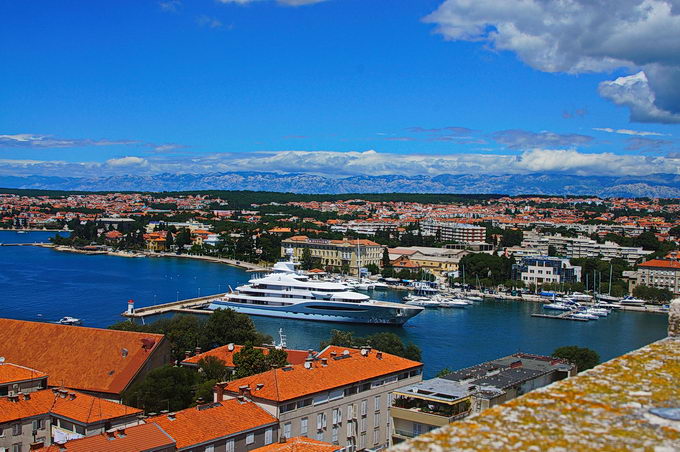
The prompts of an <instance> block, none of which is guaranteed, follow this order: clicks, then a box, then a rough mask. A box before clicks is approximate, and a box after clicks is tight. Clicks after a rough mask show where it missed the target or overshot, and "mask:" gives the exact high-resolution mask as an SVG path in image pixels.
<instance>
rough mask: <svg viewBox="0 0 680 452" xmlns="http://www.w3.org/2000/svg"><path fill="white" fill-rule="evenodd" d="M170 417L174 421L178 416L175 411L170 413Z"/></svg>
mask: <svg viewBox="0 0 680 452" xmlns="http://www.w3.org/2000/svg"><path fill="white" fill-rule="evenodd" d="M168 419H170V420H171V421H174V420H175V419H177V417H176V416H175V413H168Z"/></svg>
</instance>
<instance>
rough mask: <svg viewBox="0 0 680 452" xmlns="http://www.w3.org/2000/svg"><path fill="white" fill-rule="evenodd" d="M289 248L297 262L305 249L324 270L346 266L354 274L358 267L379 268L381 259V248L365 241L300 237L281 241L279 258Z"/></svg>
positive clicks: (285, 253) (285, 254)
mask: <svg viewBox="0 0 680 452" xmlns="http://www.w3.org/2000/svg"><path fill="white" fill-rule="evenodd" d="M289 248H290V249H292V250H293V256H294V257H295V258H296V259H297V260H298V261H301V260H302V253H303V251H304V250H306V249H307V250H309V252H310V254H311V256H312V258H313V259H314V260H315V261H316V262H317V263H318V265H319V266H321V267H323V268H324V269H332V270H340V269H342V267H343V266H348V267H349V269H350V271H351V272H352V273H354V274H356V273H357V268H358V267H359V266H361V267H366V266H367V265H371V264H372V265H376V266H378V267H380V265H381V263H382V257H383V246H382V245H380V244H378V243H375V242H373V241H371V240H366V239H352V240H349V239H344V240H328V239H312V238H308V237H306V236H303V235H302V236H294V237H290V238H288V239H285V240H282V241H281V256H287V254H288V253H287V249H289Z"/></svg>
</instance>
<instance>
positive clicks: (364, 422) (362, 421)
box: [361, 417, 367, 433]
mask: <svg viewBox="0 0 680 452" xmlns="http://www.w3.org/2000/svg"><path fill="white" fill-rule="evenodd" d="M366 423H367V421H366V418H365V417H362V418H361V431H362V432H364V433H365V432H366Z"/></svg>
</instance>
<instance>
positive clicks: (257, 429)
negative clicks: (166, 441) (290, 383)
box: [146, 399, 279, 452]
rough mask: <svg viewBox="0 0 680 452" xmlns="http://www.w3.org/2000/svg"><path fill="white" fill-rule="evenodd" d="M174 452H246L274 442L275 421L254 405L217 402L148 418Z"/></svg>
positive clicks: (276, 431)
mask: <svg viewBox="0 0 680 452" xmlns="http://www.w3.org/2000/svg"><path fill="white" fill-rule="evenodd" d="M146 422H147V423H153V424H156V425H158V426H159V427H160V428H161V429H162V430H163V431H164V432H165V433H167V435H168V436H169V437H170V438H172V439H173V440H175V443H176V448H177V449H176V450H178V451H199V450H200V451H227V452H240V451H250V450H253V449H257V448H258V447H262V446H266V445H268V444H272V443H274V442H276V441H277V440H278V428H279V427H278V421H277V419H276V418H275V417H274V416H272V415H271V414H269V413H268V412H267V411H265V410H263V409H262V408H260V407H259V406H258V405H257V404H255V403H252V402H248V401H245V400H237V399H232V400H221V401H216V402H211V403H206V404H202V405H198V406H195V407H191V408H187V409H185V410H181V411H177V412H173V413H167V414H162V415H160V416H154V417H150V418H149V419H147V420H146Z"/></svg>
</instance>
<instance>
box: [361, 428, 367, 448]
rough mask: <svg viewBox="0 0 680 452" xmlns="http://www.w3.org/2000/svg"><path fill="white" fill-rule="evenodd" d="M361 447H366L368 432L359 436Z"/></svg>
mask: <svg viewBox="0 0 680 452" xmlns="http://www.w3.org/2000/svg"><path fill="white" fill-rule="evenodd" d="M359 449H366V432H364V433H362V434H361V436H360V437H359Z"/></svg>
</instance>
